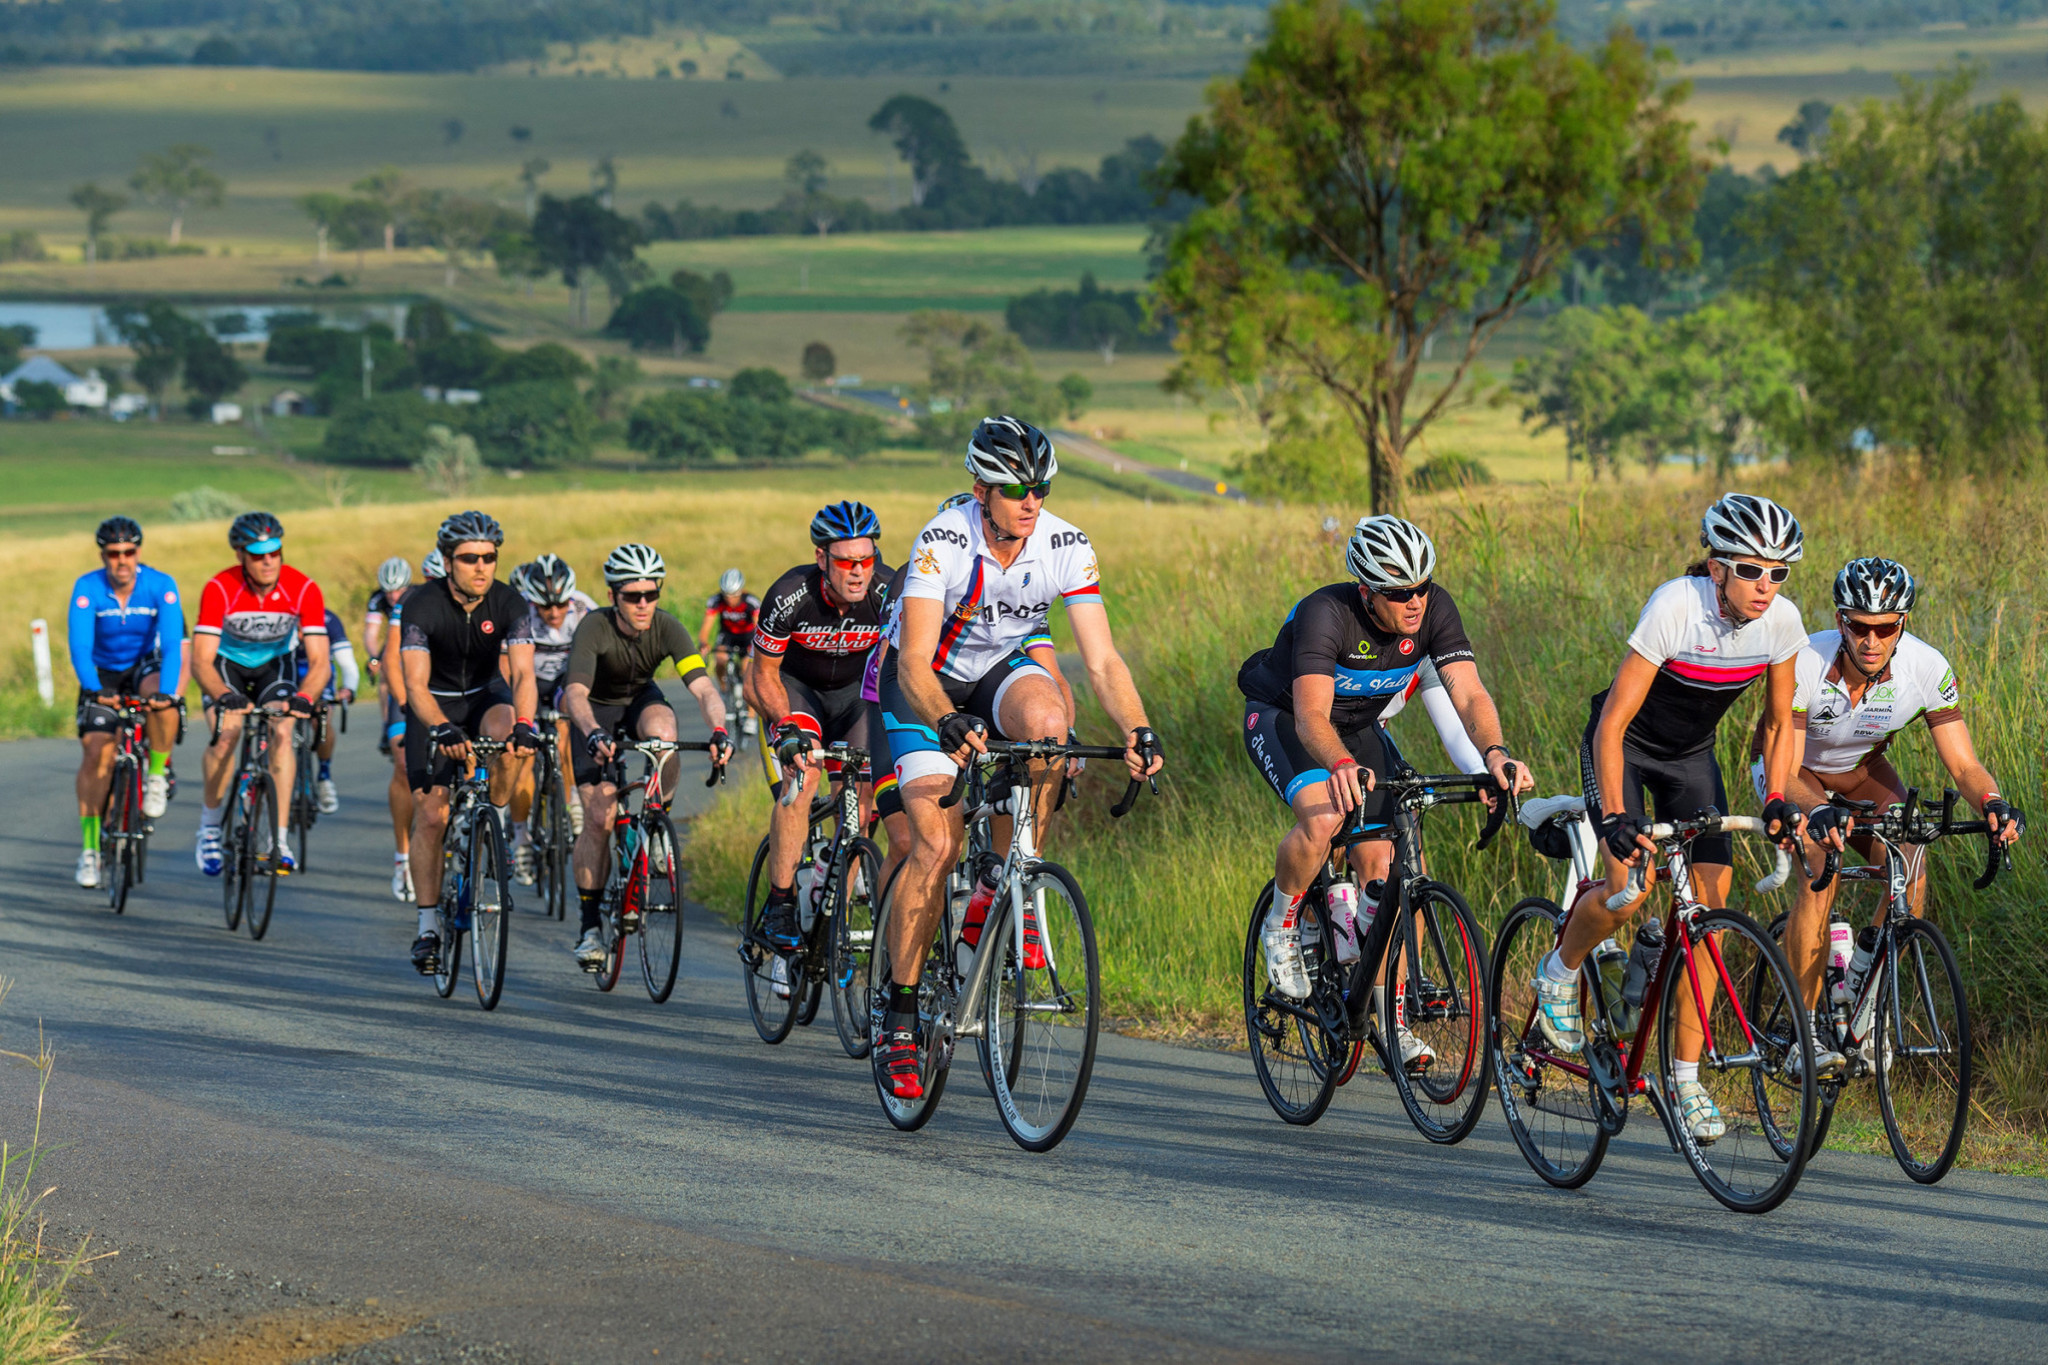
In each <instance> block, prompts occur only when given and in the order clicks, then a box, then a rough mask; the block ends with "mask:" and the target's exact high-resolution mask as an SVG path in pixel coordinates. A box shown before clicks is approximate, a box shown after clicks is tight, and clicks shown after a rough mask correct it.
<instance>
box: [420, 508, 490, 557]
mask: <svg viewBox="0 0 2048 1365" xmlns="http://www.w3.org/2000/svg"><path fill="white" fill-rule="evenodd" d="M475 540H487V541H489V542H490V543H491V544H493V545H503V544H504V543H505V528H504V527H502V526H500V525H498V519H497V518H496V517H494V516H492V515H490V514H489V513H488V512H476V511H470V512H457V513H456V514H455V515H454V516H452V517H450V518H448V520H446V521H444V522H442V523H441V532H440V534H439V535H437V536H435V537H434V544H435V545H436V547H438V548H439V549H440V551H441V553H442V554H444V555H450V554H454V553H455V547H456V546H458V545H463V544H467V543H468V542H470V541H475Z"/></svg>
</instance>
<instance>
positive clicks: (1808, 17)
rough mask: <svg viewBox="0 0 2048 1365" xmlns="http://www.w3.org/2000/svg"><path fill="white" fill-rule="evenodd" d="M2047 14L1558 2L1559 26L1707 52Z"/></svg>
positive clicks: (1872, 3) (1887, 2)
mask: <svg viewBox="0 0 2048 1365" xmlns="http://www.w3.org/2000/svg"><path fill="white" fill-rule="evenodd" d="M2043 15H2048V0H1561V2H1560V4H1559V5H1558V18H1559V20H1560V26H1561V27H1562V28H1563V29H1564V30H1565V32H1567V33H1568V34H1570V35H1572V36H1573V37H1575V38H1580V39H1588V38H1598V37H1600V36H1601V35H1602V34H1603V33H1605V32H1606V30H1607V28H1608V26H1609V25H1611V24H1613V23H1615V22H1617V21H1619V22H1622V23H1626V24H1628V25H1630V26H1631V27H1633V28H1634V29H1635V31H1636V33H1637V35H1638V36H1639V37H1641V38H1643V39H1645V40H1653V41H1665V42H1673V43H1676V44H1682V45H1684V46H1685V47H1688V48H1689V47H1692V46H1694V45H1712V49H1713V50H1718V51H1727V50H1729V49H1730V48H1735V49H1738V50H1739V49H1741V48H1746V47H1749V46H1751V45H1753V44H1755V43H1757V42H1758V41H1759V40H1769V39H1770V38H1772V37H1775V36H1778V35H1781V34H1791V33H1813V32H1836V33H1874V32H1875V33H1882V32H1888V31H1891V32H1895V31H1902V30H1905V31H1909V30H1915V29H1918V28H1919V27H1920V26H1921V25H1923V24H1936V23H1943V24H1953V23H1962V24H1967V25H1969V26H1970V27H1972V28H1979V27H1988V26H1992V25H2006V24H2013V23H2019V22H2022V21H2024V20H2028V19H2038V18H2040V17H2042V16H2043Z"/></svg>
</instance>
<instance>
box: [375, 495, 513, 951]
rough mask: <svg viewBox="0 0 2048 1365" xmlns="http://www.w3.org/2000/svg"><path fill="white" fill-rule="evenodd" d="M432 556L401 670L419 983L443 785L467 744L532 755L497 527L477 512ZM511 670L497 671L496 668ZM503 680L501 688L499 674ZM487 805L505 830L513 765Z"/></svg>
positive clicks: (434, 947) (466, 753)
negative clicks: (482, 741)
mask: <svg viewBox="0 0 2048 1365" xmlns="http://www.w3.org/2000/svg"><path fill="white" fill-rule="evenodd" d="M436 539H437V541H438V544H437V546H436V549H437V550H438V551H439V552H440V554H441V555H442V556H443V557H444V559H445V561H446V564H447V568H448V574H447V577H445V578H440V579H436V580H433V581H430V582H429V583H427V585H426V586H425V587H423V588H421V589H420V590H419V591H418V592H416V593H413V594H412V595H411V596H409V597H408V598H407V599H406V604H405V619H404V620H403V621H402V622H401V623H400V626H399V630H400V632H401V634H400V641H399V659H400V662H401V664H402V665H403V668H404V671H405V708H406V721H405V765H406V774H407V780H408V781H410V782H411V783H412V791H413V821H412V883H413V903H414V905H415V906H417V908H418V910H419V937H418V938H416V939H414V940H413V945H412V964H413V966H414V967H415V968H416V969H417V970H418V971H419V973H420V974H421V975H422V976H426V975H430V974H431V973H432V972H433V971H434V968H435V966H436V965H437V964H438V963H439V961H440V956H441V937H440V935H439V934H438V933H437V932H436V931H435V927H434V925H435V906H436V903H437V901H438V900H439V897H440V893H441V839H442V835H443V834H444V833H445V832H446V831H447V828H448V786H449V783H451V782H452V781H454V779H455V778H456V777H457V776H458V775H459V774H460V773H461V771H462V770H463V768H464V767H465V766H466V765H467V764H468V763H469V762H470V760H471V757H472V751H471V749H470V747H469V741H470V740H472V739H476V738H480V737H484V736H488V737H489V738H492V739H510V740H511V742H512V744H513V745H514V746H515V747H517V748H521V749H532V748H536V747H538V746H539V744H540V732H539V731H538V730H536V729H535V728H534V725H533V715H534V711H535V710H536V709H537V702H538V697H537V695H536V692H535V688H534V681H533V641H534V637H535V635H536V634H537V633H538V631H537V629H536V623H535V621H534V619H533V608H531V607H529V606H528V605H527V604H526V599H525V598H523V597H521V596H520V595H519V594H518V593H516V592H514V591H513V590H512V588H511V587H510V586H509V585H507V584H504V583H500V582H498V581H497V570H498V547H499V546H501V545H503V544H504V543H505V531H504V528H503V527H501V526H499V525H498V523H497V521H496V519H495V518H493V517H490V516H488V515H486V514H485V513H483V512H477V511H468V512H457V513H456V514H455V515H454V516H452V517H449V518H448V519H447V520H446V521H444V522H442V523H441V529H440V532H439V535H438V536H437V537H436ZM501 659H502V660H504V661H505V662H506V663H508V664H509V665H510V667H509V669H502V670H501V668H500V660H501ZM506 672H509V673H510V675H511V676H510V681H509V683H508V681H507V679H506V677H505V673H506ZM489 796H490V804H491V809H492V811H493V813H494V814H495V815H496V816H497V818H498V821H499V824H500V827H501V828H502V827H503V825H504V823H505V820H506V816H507V811H506V807H507V806H508V805H509V803H510V802H511V799H512V765H511V764H509V763H500V764H499V765H498V766H497V768H496V770H494V771H493V772H492V773H491V785H490V793H489Z"/></svg>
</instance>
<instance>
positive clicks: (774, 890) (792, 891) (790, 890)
mask: <svg viewBox="0 0 2048 1365" xmlns="http://www.w3.org/2000/svg"><path fill="white" fill-rule="evenodd" d="M778 902H781V903H784V904H794V903H795V902H796V887H795V886H794V885H793V884H792V885H790V886H770V887H769V888H768V903H769V904H770V905H774V904H776V903H778Z"/></svg>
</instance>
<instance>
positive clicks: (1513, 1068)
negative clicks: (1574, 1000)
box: [1486, 896, 1609, 1190]
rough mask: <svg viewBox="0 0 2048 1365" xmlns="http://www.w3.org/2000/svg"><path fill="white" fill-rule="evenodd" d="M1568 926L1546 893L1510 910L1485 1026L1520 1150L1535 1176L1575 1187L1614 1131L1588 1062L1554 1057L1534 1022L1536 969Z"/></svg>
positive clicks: (1497, 950)
mask: <svg viewBox="0 0 2048 1365" xmlns="http://www.w3.org/2000/svg"><path fill="white" fill-rule="evenodd" d="M1563 922H1564V911H1563V910H1560V909H1559V908H1558V907H1557V906H1556V905H1555V904H1553V903H1552V902H1550V901H1547V900H1545V899H1543V898H1542V897H1541V896H1531V897H1530V898H1529V899H1527V900H1525V901H1522V902H1521V903H1520V904H1518V905H1517V906H1515V908H1514V909H1513V910H1510V911H1509V912H1508V917H1507V921H1506V922H1505V923H1503V924H1502V925H1501V927H1500V937H1499V938H1497V939H1495V940H1494V944H1493V967H1492V971H1491V973H1490V974H1489V975H1490V980H1489V983H1488V988H1487V996H1486V1002H1487V1004H1486V1022H1487V1032H1488V1034H1489V1035H1490V1036H1491V1039H1492V1046H1493V1059H1492V1065H1493V1075H1494V1088H1495V1090H1496V1091H1497V1092H1498V1094H1499V1095H1500V1108H1501V1114H1502V1116H1503V1117H1505V1118H1506V1119H1507V1124H1508V1131H1509V1132H1510V1133H1512V1134H1514V1138H1515V1145H1516V1146H1517V1147H1520V1148H1521V1149H1522V1156H1523V1158H1524V1159H1525V1160H1527V1161H1528V1163H1529V1166H1530V1169H1532V1170H1534V1171H1535V1172H1536V1174H1537V1175H1539V1176H1541V1177H1542V1178H1543V1179H1544V1180H1545V1181H1547V1182H1548V1183H1550V1184H1552V1185H1555V1186H1557V1187H1558V1188H1559V1189H1564V1190H1575V1189H1577V1188H1578V1187H1579V1186H1581V1185H1583V1184H1585V1183H1586V1182H1587V1181H1588V1180H1591V1179H1592V1178H1593V1173H1594V1172H1595V1171H1597V1170H1599V1169H1600V1162H1601V1160H1602V1159H1603V1158H1604V1157H1605V1156H1606V1155H1607V1143H1608V1141H1609V1134H1608V1133H1607V1131H1606V1130H1605V1129H1603V1128H1602V1127H1601V1126H1600V1121H1599V1118H1598V1116H1597V1115H1598V1111H1597V1109H1596V1107H1595V1103H1594V1099H1593V1080H1592V1077H1591V1075H1590V1074H1589V1073H1588V1071H1587V1069H1586V1066H1585V1063H1584V1062H1583V1061H1582V1060H1580V1059H1578V1058H1574V1057H1565V1056H1562V1055H1560V1054H1557V1053H1555V1052H1554V1051H1553V1050H1552V1049H1551V1047H1550V1045H1549V1043H1548V1042H1547V1041H1546V1040H1545V1039H1544V1037H1543V1031H1542V1029H1541V1028H1539V1027H1538V1026H1537V1023H1536V972H1537V969H1538V968H1539V967H1540V966H1541V964H1542V962H1543V959H1544V958H1545V957H1547V956H1548V955H1549V953H1550V950H1551V949H1553V948H1555V947H1556V946H1557V933H1558V926H1559V925H1560V924H1562V923H1563ZM1580 993H1581V996H1582V997H1583V995H1584V987H1583V986H1581V988H1580ZM1584 1003H1585V1002H1584V1001H1583V999H1582V1002H1581V1004H1582V1008H1583V1004H1584Z"/></svg>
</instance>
